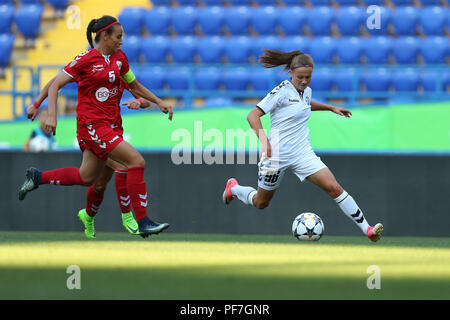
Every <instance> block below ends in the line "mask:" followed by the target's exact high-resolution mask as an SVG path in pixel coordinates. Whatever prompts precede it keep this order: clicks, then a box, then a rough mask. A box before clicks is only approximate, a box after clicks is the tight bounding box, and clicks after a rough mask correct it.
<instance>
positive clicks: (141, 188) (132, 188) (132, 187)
mask: <svg viewBox="0 0 450 320" xmlns="http://www.w3.org/2000/svg"><path fill="white" fill-rule="evenodd" d="M144 169H145V167H133V168H129V169H128V177H127V187H128V191H129V193H130V196H131V204H132V205H133V210H134V215H135V216H136V220H141V219H142V218H145V217H146V216H147V185H146V183H145V181H144Z"/></svg>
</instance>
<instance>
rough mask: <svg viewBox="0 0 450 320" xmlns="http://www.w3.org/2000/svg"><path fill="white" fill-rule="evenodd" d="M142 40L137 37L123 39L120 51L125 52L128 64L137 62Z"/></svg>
mask: <svg viewBox="0 0 450 320" xmlns="http://www.w3.org/2000/svg"><path fill="white" fill-rule="evenodd" d="M141 46H142V38H141V37H138V36H126V37H124V38H123V44H122V51H123V52H125V54H126V55H127V58H128V60H129V61H130V62H139V56H140V55H141Z"/></svg>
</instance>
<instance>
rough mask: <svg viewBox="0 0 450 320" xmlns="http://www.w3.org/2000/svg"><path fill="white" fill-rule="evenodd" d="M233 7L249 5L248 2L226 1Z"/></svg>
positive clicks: (246, 0) (243, 0)
mask: <svg viewBox="0 0 450 320" xmlns="http://www.w3.org/2000/svg"><path fill="white" fill-rule="evenodd" d="M228 2H229V3H231V4H232V5H233V6H248V5H249V4H250V0H228Z"/></svg>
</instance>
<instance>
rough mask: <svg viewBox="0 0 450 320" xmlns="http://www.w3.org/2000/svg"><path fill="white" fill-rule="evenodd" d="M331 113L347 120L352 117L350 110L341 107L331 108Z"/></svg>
mask: <svg viewBox="0 0 450 320" xmlns="http://www.w3.org/2000/svg"><path fill="white" fill-rule="evenodd" d="M331 111H333V112H334V113H336V114H338V115H340V116H345V117H347V118H350V116H351V115H352V113H351V112H350V110H347V109H345V108H341V107H333V108H332V109H331Z"/></svg>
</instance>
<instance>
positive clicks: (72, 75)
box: [62, 69, 74, 79]
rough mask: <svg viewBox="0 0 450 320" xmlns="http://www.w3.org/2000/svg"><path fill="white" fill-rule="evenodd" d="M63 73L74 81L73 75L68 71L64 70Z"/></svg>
mask: <svg viewBox="0 0 450 320" xmlns="http://www.w3.org/2000/svg"><path fill="white" fill-rule="evenodd" d="M62 72H64V73H65V74H67V75H68V76H69V77H71V78H72V79H73V78H74V77H73V75H71V74H70V73H68V72H67V71H66V70H64V69H62Z"/></svg>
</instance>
